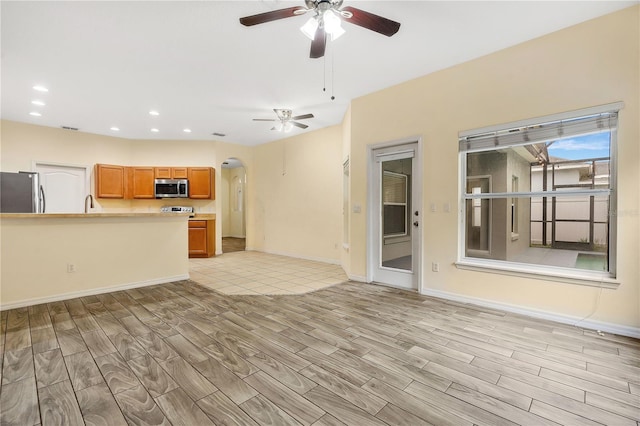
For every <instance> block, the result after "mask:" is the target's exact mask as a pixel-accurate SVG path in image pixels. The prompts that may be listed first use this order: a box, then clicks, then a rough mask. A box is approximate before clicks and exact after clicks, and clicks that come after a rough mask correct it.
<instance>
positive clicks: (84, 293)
mask: <svg viewBox="0 0 640 426" xmlns="http://www.w3.org/2000/svg"><path fill="white" fill-rule="evenodd" d="M189 278H190V277H189V274H182V275H174V276H172V277H162V278H154V279H151V280H145V281H137V282H133V283H127V284H119V285H115V286H109V287H98V288H92V289H88V290H80V291H72V292H69V293H62V294H56V295H54V296H45V297H36V298H33V299H25V300H19V301H17V302H11V303H5V304H2V305H0V310H1V311H4V310H7V309H15V308H23V307H25V306H31V305H38V304H41V303H50V302H59V301H61V300H67V299H75V298H76V297H84V296H95V295H96V294H103V293H111V292H113V291H122V290H130V289H132V288H139V287H147V286H150V285H156V284H166V283H170V282H174V281H183V280H188V279H189Z"/></svg>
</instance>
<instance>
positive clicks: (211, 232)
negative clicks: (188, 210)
mask: <svg viewBox="0 0 640 426" xmlns="http://www.w3.org/2000/svg"><path fill="white" fill-rule="evenodd" d="M215 254H216V221H215V219H210V220H190V221H189V257H211V256H214V255H215Z"/></svg>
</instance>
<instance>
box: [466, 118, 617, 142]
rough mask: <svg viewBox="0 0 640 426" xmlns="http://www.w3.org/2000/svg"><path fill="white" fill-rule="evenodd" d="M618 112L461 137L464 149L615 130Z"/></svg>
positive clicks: (542, 140)
mask: <svg viewBox="0 0 640 426" xmlns="http://www.w3.org/2000/svg"><path fill="white" fill-rule="evenodd" d="M617 124H618V112H617V111H612V112H605V113H599V114H593V115H588V116H583V117H578V118H570V119H564V120H556V121H549V122H546V123H541V124H535V125H531V126H525V127H515V128H508V127H506V128H505V129H504V130H496V131H493V132H486V133H481V134H477V135H469V136H464V137H460V138H459V150H460V152H473V151H485V150H488V149H496V148H505V147H509V146H518V145H529V144H534V143H542V142H549V141H553V140H557V139H562V138H567V137H570V136H577V135H586V134H592V133H600V132H606V131H611V130H614V129H615V128H616V127H617Z"/></svg>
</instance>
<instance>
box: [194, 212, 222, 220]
mask: <svg viewBox="0 0 640 426" xmlns="http://www.w3.org/2000/svg"><path fill="white" fill-rule="evenodd" d="M215 218H216V214H215V213H195V214H194V215H193V217H189V220H215Z"/></svg>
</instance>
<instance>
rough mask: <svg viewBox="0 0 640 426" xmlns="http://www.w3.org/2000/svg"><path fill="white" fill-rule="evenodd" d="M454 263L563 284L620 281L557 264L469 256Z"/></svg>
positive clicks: (608, 284) (600, 284)
mask: <svg viewBox="0 0 640 426" xmlns="http://www.w3.org/2000/svg"><path fill="white" fill-rule="evenodd" d="M455 265H456V268H458V269H465V270H468V271H477V272H488V273H492V274H502V275H509V276H513V277H521V278H533V279H538V280H545V281H555V282H560V283H565V284H577V285H586V286H591V287H601V288H609V289H612V290H615V289H617V288H618V287H619V286H620V281H618V280H616V279H615V278H612V277H611V276H609V273H602V272H590V271H588V270H586V269H584V270H583V269H575V270H573V269H569V268H562V267H558V266H548V265H540V264H527V263H516V262H509V261H494V260H489V259H482V260H480V259H478V260H477V261H475V259H473V260H472V259H469V258H463V259H462V260H460V261H458V262H455Z"/></svg>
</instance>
